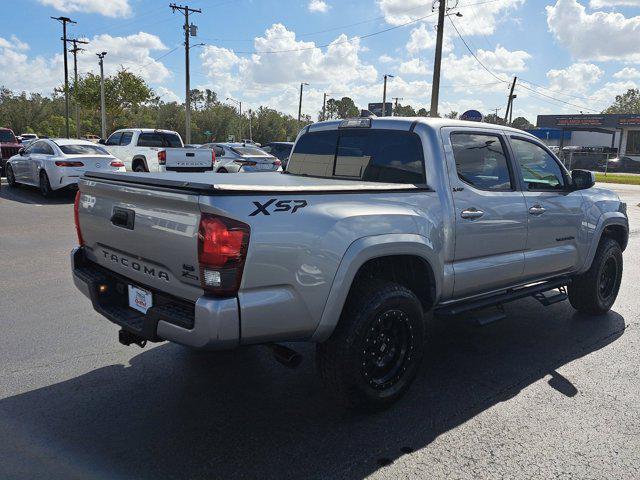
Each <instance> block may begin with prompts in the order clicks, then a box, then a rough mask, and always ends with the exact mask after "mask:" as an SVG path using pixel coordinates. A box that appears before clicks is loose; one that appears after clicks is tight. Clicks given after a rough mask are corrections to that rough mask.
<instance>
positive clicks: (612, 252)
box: [568, 237, 623, 315]
mask: <svg viewBox="0 0 640 480" xmlns="http://www.w3.org/2000/svg"><path fill="white" fill-rule="evenodd" d="M622 267H623V261H622V249H621V248H620V244H619V243H618V242H616V241H615V240H613V239H611V238H607V237H605V238H603V239H602V240H600V244H599V245H598V249H597V250H596V255H595V257H594V259H593V263H592V264H591V267H590V268H589V270H587V271H586V272H585V273H583V274H582V275H580V276H578V277H577V278H575V279H574V280H573V281H572V282H571V283H570V284H569V289H568V290H569V302H571V305H572V306H573V308H575V309H576V310H578V311H579V312H581V313H586V314H587V315H602V314H603V313H607V312H608V311H609V310H611V307H612V306H613V304H614V303H615V301H616V298H617V297H618V292H619V290H620V282H621V280H622Z"/></svg>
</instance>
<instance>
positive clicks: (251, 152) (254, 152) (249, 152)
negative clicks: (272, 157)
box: [231, 147, 269, 157]
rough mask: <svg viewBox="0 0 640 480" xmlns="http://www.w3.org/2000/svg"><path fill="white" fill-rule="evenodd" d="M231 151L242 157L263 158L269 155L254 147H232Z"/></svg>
mask: <svg viewBox="0 0 640 480" xmlns="http://www.w3.org/2000/svg"><path fill="white" fill-rule="evenodd" d="M231 150H233V151H234V152H236V153H237V154H238V155H242V156H243V157H264V156H268V155H269V154H268V153H267V152H265V151H264V150H260V149H259V148H256V147H232V148H231Z"/></svg>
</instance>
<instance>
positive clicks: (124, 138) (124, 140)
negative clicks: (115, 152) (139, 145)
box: [120, 132, 133, 145]
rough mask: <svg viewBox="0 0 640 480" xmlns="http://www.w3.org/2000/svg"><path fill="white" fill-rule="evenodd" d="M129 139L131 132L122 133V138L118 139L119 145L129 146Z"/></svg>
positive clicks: (131, 135)
mask: <svg viewBox="0 0 640 480" xmlns="http://www.w3.org/2000/svg"><path fill="white" fill-rule="evenodd" d="M131 137H133V132H124V133H123V134H122V138H120V145H129V144H130V143H131Z"/></svg>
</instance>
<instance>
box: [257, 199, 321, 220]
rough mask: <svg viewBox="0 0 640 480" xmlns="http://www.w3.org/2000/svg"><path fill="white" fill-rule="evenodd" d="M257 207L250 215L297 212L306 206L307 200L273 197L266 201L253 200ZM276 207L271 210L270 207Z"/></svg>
mask: <svg viewBox="0 0 640 480" xmlns="http://www.w3.org/2000/svg"><path fill="white" fill-rule="evenodd" d="M253 204H254V205H255V207H256V209H255V210H254V211H253V212H252V213H250V214H249V216H250V217H255V216H256V215H260V214H262V215H267V216H268V215H271V214H272V213H288V212H290V213H292V214H293V213H296V212H297V211H298V210H300V209H301V208H304V207H306V206H307V205H308V204H307V201H306V200H278V199H277V198H272V199H270V200H267V201H266V202H265V203H260V202H253ZM271 206H273V207H275V208H273V209H271V211H269V207H271Z"/></svg>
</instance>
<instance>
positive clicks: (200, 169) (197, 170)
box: [165, 165, 213, 173]
mask: <svg viewBox="0 0 640 480" xmlns="http://www.w3.org/2000/svg"><path fill="white" fill-rule="evenodd" d="M212 170H213V167H173V166H171V165H167V166H166V167H165V171H166V172H184V173H203V172H211V171H212Z"/></svg>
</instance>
